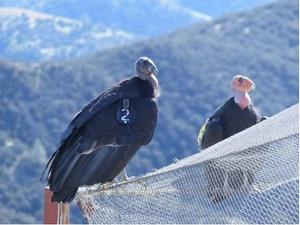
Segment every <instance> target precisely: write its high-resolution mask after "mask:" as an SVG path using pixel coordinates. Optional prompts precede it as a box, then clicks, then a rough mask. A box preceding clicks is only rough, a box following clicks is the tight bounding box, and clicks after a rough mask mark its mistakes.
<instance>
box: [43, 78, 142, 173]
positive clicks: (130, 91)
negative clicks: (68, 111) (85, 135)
mask: <svg viewBox="0 0 300 225" xmlns="http://www.w3.org/2000/svg"><path fill="white" fill-rule="evenodd" d="M136 80H137V77H133V78H130V79H125V80H123V81H121V82H119V83H117V84H116V85H115V86H113V87H112V88H110V89H108V90H106V91H104V92H102V93H100V94H99V95H98V96H97V97H96V98H94V99H93V100H91V101H90V102H89V103H88V104H87V105H86V106H84V107H83V108H82V110H80V111H79V112H78V113H77V114H76V115H75V116H74V117H73V119H72V121H71V122H70V124H69V126H68V127H67V129H66V130H65V131H64V132H63V133H62V135H61V138H60V147H59V148H58V150H57V151H55V152H54V153H53V154H52V156H51V158H50V159H49V161H48V163H47V165H46V167H45V169H44V171H43V173H42V176H41V179H42V177H43V175H44V173H45V171H46V170H47V169H48V167H49V165H51V167H53V166H54V165H55V164H53V161H54V159H55V157H56V156H57V154H58V153H59V152H60V153H61V151H63V150H65V149H66V148H69V147H70V146H66V145H70V143H69V142H72V139H76V137H75V138H72V137H74V136H76V133H77V131H78V130H80V128H81V127H82V126H83V125H84V124H85V123H86V122H87V121H89V120H90V119H91V118H92V117H93V116H94V115H96V114H97V113H98V112H99V111H101V110H103V109H105V108H107V107H108V106H109V105H111V104H112V103H114V102H116V101H118V100H119V99H122V98H124V97H127V98H136V97H138V90H136V89H135V88H136V85H134V83H135V82H136ZM83 141H84V142H83ZM80 142H81V143H80ZM76 144H77V145H80V147H81V148H82V149H88V148H89V147H90V146H91V144H92V143H91V140H76ZM71 145H74V143H71ZM81 151H82V152H83V151H84V150H81ZM50 171H51V168H50V170H49V172H48V176H49V173H50Z"/></svg>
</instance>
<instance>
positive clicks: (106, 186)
mask: <svg viewBox="0 0 300 225" xmlns="http://www.w3.org/2000/svg"><path fill="white" fill-rule="evenodd" d="M115 185H116V182H115V181H111V182H105V183H104V184H101V185H100V187H99V190H100V191H105V190H106V189H108V188H111V187H113V186H115Z"/></svg>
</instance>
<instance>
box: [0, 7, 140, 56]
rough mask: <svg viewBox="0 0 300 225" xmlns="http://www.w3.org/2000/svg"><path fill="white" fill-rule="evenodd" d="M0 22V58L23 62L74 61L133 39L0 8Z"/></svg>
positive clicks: (58, 18) (68, 21)
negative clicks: (70, 59)
mask: <svg viewBox="0 0 300 225" xmlns="http://www.w3.org/2000/svg"><path fill="white" fill-rule="evenodd" d="M0 21H2V23H1V25H0V31H1V33H0V55H2V56H3V57H8V58H16V56H17V55H18V56H17V58H18V59H22V60H24V61H28V60H29V61H32V60H34V61H41V60H42V61H43V60H53V59H56V60H63V59H66V58H72V57H73V58H76V57H79V56H82V55H86V54H88V53H90V52H93V51H94V49H98V50H102V49H105V48H112V47H115V46H119V45H121V44H125V43H127V44H128V43H130V42H132V41H133V40H134V39H135V38H134V35H132V34H130V33H127V32H125V31H122V30H117V29H115V30H113V29H110V28H107V27H105V26H100V25H98V24H95V25H94V24H92V23H90V22H84V21H80V20H75V19H70V18H66V17H61V16H56V15H52V14H45V13H40V12H36V11H32V10H28V9H23V8H12V7H0ZM47 34H51V35H47Z"/></svg>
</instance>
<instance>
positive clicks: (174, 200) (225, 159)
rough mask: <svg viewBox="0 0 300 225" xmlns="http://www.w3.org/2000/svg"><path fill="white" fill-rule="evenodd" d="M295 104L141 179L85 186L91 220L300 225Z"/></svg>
mask: <svg viewBox="0 0 300 225" xmlns="http://www.w3.org/2000/svg"><path fill="white" fill-rule="evenodd" d="M298 167H299V113H298V104H297V105H295V106H293V107H291V108H289V109H287V110H285V111H283V112H281V113H279V114H277V115H275V116H273V117H271V118H269V119H267V120H265V121H263V122H261V123H260V124H258V125H256V126H253V127H250V128H249V129H247V130H245V131H243V132H240V133H239V134H236V135H234V136H232V137H231V138H228V139H226V140H224V141H222V142H220V143H218V144H216V145H214V146H212V147H210V148H207V149H205V150H203V151H201V152H200V153H197V154H195V155H193V156H190V157H187V158H185V159H183V160H180V161H178V162H176V163H174V164H172V165H169V166H167V167H164V168H162V169H160V170H157V171H155V172H153V173H150V174H147V175H145V176H143V177H141V178H138V179H135V180H131V181H129V182H125V183H122V184H118V185H115V186H112V187H108V188H106V189H105V190H102V191H100V190H99V188H98V187H96V186H93V187H87V188H81V189H80V190H79V192H78V194H77V196H76V200H77V202H78V203H79V204H80V205H81V208H82V211H83V214H84V216H85V217H86V219H87V221H88V223H110V224H116V223H118V224H121V223H139V224H141V223H147V224H150V223H168V224H170V223H177V224H181V223H214V224H216V223H233V224H241V223H258V224H262V223H268V224H271V223H276V224H287V223H295V224H298V223H299V172H298Z"/></svg>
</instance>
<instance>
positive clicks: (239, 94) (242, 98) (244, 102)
mask: <svg viewBox="0 0 300 225" xmlns="http://www.w3.org/2000/svg"><path fill="white" fill-rule="evenodd" d="M233 97H234V101H235V103H237V104H238V105H239V106H240V107H241V108H242V109H245V108H247V107H248V106H249V105H250V104H251V98H250V96H249V94H248V92H243V91H236V90H233Z"/></svg>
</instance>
